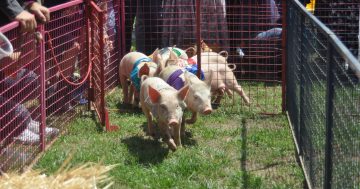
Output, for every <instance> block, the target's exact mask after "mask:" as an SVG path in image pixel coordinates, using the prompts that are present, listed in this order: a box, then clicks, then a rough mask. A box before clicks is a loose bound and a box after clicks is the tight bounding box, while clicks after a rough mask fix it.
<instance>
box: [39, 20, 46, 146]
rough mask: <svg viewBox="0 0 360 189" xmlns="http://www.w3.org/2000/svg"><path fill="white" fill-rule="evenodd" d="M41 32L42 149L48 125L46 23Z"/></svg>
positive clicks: (41, 26) (40, 27)
mask: <svg viewBox="0 0 360 189" xmlns="http://www.w3.org/2000/svg"><path fill="white" fill-rule="evenodd" d="M39 30H40V31H39V32H40V34H41V35H42V36H43V39H42V40H40V90H41V94H40V103H41V105H40V109H41V126H40V149H41V151H44V150H45V147H46V146H45V145H46V141H45V138H46V137H45V127H46V104H45V102H46V101H45V98H46V96H45V95H46V75H45V41H44V40H45V32H44V25H43V24H41V25H40V26H39Z"/></svg>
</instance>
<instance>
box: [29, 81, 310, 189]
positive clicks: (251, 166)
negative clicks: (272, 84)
mask: <svg viewBox="0 0 360 189" xmlns="http://www.w3.org/2000/svg"><path fill="white" fill-rule="evenodd" d="M248 89H250V88H249V87H248ZM265 92H266V91H265ZM259 93H261V92H259ZM260 96H261V95H260ZM279 97H280V95H279ZM253 100H254V101H255V102H259V103H260V102H262V100H261V99H253ZM120 101H121V96H120V90H119V89H116V90H115V91H114V92H113V93H111V95H109V96H108V97H107V102H108V107H109V109H112V111H111V112H110V119H111V122H112V124H114V125H119V126H120V127H121V128H120V130H119V131H117V132H103V131H102V130H101V129H99V128H98V127H97V123H96V122H95V121H94V118H93V115H92V114H87V115H83V116H82V117H80V118H77V119H76V120H75V121H74V122H72V123H71V125H70V126H69V129H68V131H67V133H66V134H65V135H63V136H61V137H60V138H59V140H57V141H56V142H55V143H54V145H53V146H52V147H51V148H50V149H49V150H48V151H47V152H46V153H45V154H44V156H43V157H42V158H41V159H40V161H39V162H38V163H37V165H36V166H35V167H36V168H39V169H42V170H44V172H46V173H49V174H51V173H53V172H55V171H56V170H57V169H58V168H59V167H60V166H61V164H62V163H63V161H64V160H65V159H66V158H67V157H68V156H70V155H73V158H72V159H71V162H70V163H71V165H78V164H82V163H85V162H102V163H104V164H107V165H109V164H118V166H117V167H116V168H115V169H114V170H112V171H111V172H110V176H112V177H113V180H114V181H115V184H114V186H113V188H284V189H285V188H286V189H288V188H301V187H302V183H303V179H304V178H303V174H302V172H301V168H300V167H299V166H298V165H297V163H296V161H295V154H294V153H295V149H294V144H293V141H292V136H291V133H290V130H289V126H288V123H287V120H286V118H285V116H284V115H277V116H260V115H258V114H255V113H254V111H252V110H251V109H250V110H249V109H248V108H244V107H241V105H234V106H232V107H230V106H226V105H223V106H221V107H220V108H219V109H218V110H216V112H214V113H213V114H211V115H210V116H206V117H205V116H200V118H199V119H198V121H197V122H196V123H195V124H194V125H187V134H186V138H185V140H183V147H182V148H180V149H178V150H177V151H176V152H172V151H169V150H168V148H167V146H166V145H165V144H163V143H162V142H160V141H157V140H153V139H151V138H149V137H147V136H145V134H144V129H145V128H146V119H145V117H144V116H143V115H142V113H141V112H139V111H131V110H126V111H125V110H124V109H122V110H124V111H122V112H123V113H119V112H118V111H116V109H118V108H120V107H121V104H119V102H120ZM239 101H240V99H238V98H236V100H235V102H236V103H239ZM227 102H232V101H231V100H229V99H228V100H227ZM260 104H261V103H260ZM225 107H226V108H225ZM255 112H256V111H255Z"/></svg>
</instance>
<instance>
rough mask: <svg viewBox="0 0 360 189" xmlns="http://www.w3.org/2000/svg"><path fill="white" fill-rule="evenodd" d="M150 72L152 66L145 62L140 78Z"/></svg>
mask: <svg viewBox="0 0 360 189" xmlns="http://www.w3.org/2000/svg"><path fill="white" fill-rule="evenodd" d="M149 72H150V68H149V66H148V65H147V64H146V63H145V64H144V65H143V66H142V67H141V68H140V70H139V78H141V76H142V75H149Z"/></svg>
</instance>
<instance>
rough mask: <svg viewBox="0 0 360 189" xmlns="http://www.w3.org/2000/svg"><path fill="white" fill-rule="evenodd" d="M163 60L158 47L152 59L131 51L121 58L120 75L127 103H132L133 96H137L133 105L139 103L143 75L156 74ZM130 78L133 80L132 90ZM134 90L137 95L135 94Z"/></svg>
mask: <svg viewBox="0 0 360 189" xmlns="http://www.w3.org/2000/svg"><path fill="white" fill-rule="evenodd" d="M161 61H162V60H161V56H160V55H159V50H158V49H156V50H155V51H154V53H153V54H152V59H151V58H149V57H148V56H146V55H145V54H143V53H140V52H130V53H128V54H126V55H125V56H124V57H123V58H122V59H121V61H120V65H119V77H120V83H121V86H122V91H123V97H124V103H125V104H130V103H131V102H132V99H133V96H135V100H134V102H133V105H134V106H137V105H138V99H139V91H140V78H141V76H142V75H148V76H154V75H156V73H155V72H156V70H157V66H158V64H160V63H161ZM128 80H130V81H131V86H130V87H131V88H130V91H129V85H128ZM134 91H135V95H133V92H134Z"/></svg>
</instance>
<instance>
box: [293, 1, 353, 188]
mask: <svg viewBox="0 0 360 189" xmlns="http://www.w3.org/2000/svg"><path fill="white" fill-rule="evenodd" d="M287 14H288V15H287V21H288V22H287V23H288V25H287V27H288V28H287V31H288V33H287V76H286V81H287V90H286V91H287V95H286V104H287V111H288V115H289V118H290V122H291V125H292V130H293V133H294V137H295V142H296V144H297V147H298V153H299V158H300V160H301V163H302V165H303V168H304V172H305V175H306V177H307V181H308V185H309V186H310V187H311V188H327V189H328V188H359V187H360V159H359V154H360V145H359V144H360V143H359V138H360V119H359V117H360V83H359V78H360V64H359V62H358V61H357V60H356V59H355V57H354V56H353V55H352V53H351V52H350V51H349V49H348V48H347V47H345V45H344V44H343V43H342V42H340V40H339V39H338V37H337V36H336V35H335V34H334V33H333V32H332V31H331V30H330V29H329V28H327V27H326V26H325V25H324V24H323V23H322V22H320V21H319V20H318V19H317V18H316V17H315V16H314V15H312V14H311V13H309V12H308V11H306V9H305V7H303V6H302V5H301V4H300V3H299V2H298V1H297V0H291V1H289V3H288V6H287Z"/></svg>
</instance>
